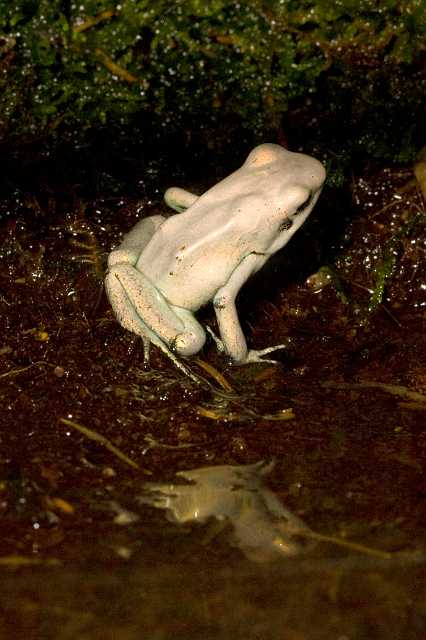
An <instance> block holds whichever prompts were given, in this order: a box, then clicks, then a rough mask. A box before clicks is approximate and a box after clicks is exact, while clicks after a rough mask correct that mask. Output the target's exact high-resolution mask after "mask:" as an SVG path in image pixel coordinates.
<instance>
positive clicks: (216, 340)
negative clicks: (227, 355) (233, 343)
mask: <svg viewBox="0 0 426 640" xmlns="http://www.w3.org/2000/svg"><path fill="white" fill-rule="evenodd" d="M206 331H207V333H209V334H210V336H211V337H212V338H213V340H214V343H215V345H216V349H217V350H218V351H219V352H220V353H224V351H225V345H224V344H223V342H222V340H221V339H220V338H218V337H217V335H216V334H215V333H214V331H213V329H211V328H210V327H209V326H208V325H206Z"/></svg>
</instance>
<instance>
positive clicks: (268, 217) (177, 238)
mask: <svg viewBox="0 0 426 640" xmlns="http://www.w3.org/2000/svg"><path fill="white" fill-rule="evenodd" d="M324 180H325V170H324V167H323V166H322V164H321V163H320V162H318V160H315V159H314V158H311V157H310V156H307V155H304V154H301V153H293V152H291V151H288V150H286V149H284V148H283V147H281V146H279V145H276V144H262V145H260V146H258V147H256V148H255V149H254V150H253V151H252V152H251V153H250V154H249V156H248V158H247V160H246V161H245V163H244V164H243V166H242V167H241V168H240V169H238V170H237V171H235V172H234V173H232V174H231V175H230V176H228V177H227V178H225V179H224V180H222V181H221V182H219V183H218V184H216V185H215V186H214V187H212V188H211V189H209V190H208V191H206V192H205V193H204V194H203V195H201V196H196V195H194V194H192V193H190V192H189V191H185V190H183V189H180V188H177V187H173V188H171V189H168V190H167V191H166V193H165V196H164V198H165V201H166V203H167V204H168V205H169V206H170V207H172V208H173V209H174V210H175V211H177V212H178V215H172V216H170V217H169V218H165V217H163V216H160V215H156V216H151V217H149V218H146V219H144V220H141V221H140V222H138V224H137V225H136V226H135V227H134V228H133V229H132V230H131V231H130V233H128V234H127V235H126V236H125V238H124V240H123V242H122V243H121V244H120V245H119V247H118V248H117V249H115V250H114V251H112V252H111V254H110V255H109V259H108V267H109V271H108V274H107V277H106V280H105V285H106V291H107V295H108V297H109V300H110V302H111V304H112V307H113V309H114V312H115V314H116V317H117V319H118V321H119V322H120V324H121V325H122V326H123V327H125V328H126V329H129V330H130V331H132V332H134V333H136V334H137V335H139V336H141V337H142V339H143V342H144V353H145V357H146V358H147V357H148V353H149V344H150V342H152V343H154V344H155V345H157V346H158V347H160V348H161V349H162V350H163V351H164V352H165V353H166V354H167V355H168V356H169V357H170V358H171V359H172V360H173V361H174V362H175V364H176V365H177V366H178V367H179V368H180V369H182V370H183V371H184V372H185V373H187V374H188V375H191V374H190V372H189V371H188V370H187V368H186V367H185V366H184V365H183V364H182V362H181V361H180V360H179V359H178V358H177V355H178V356H191V355H194V354H196V353H198V351H200V349H201V348H202V347H203V345H204V342H205V339H206V334H205V331H204V329H203V327H202V326H201V325H200V324H199V322H198V321H197V320H196V318H195V317H194V312H195V311H197V310H198V309H199V308H200V307H201V306H203V305H204V304H206V303H207V302H210V301H212V302H213V305H214V308H215V312H216V316H217V322H218V326H219V331H220V339H219V338H215V341H216V344H217V346H218V348H219V349H220V350H222V351H224V352H225V353H226V354H227V355H228V356H230V357H231V359H232V360H233V361H234V362H235V363H236V364H245V363H250V362H259V361H260V362H262V361H263V362H264V361H265V360H262V356H263V355H266V354H268V353H271V352H272V351H275V350H276V349H280V348H283V346H284V345H276V346H274V347H269V348H266V349H262V350H260V351H257V350H253V349H248V348H247V343H246V340H245V337H244V334H243V332H242V329H241V326H240V322H239V319H238V314H237V310H236V306H235V299H236V296H237V294H238V292H239V290H240V289H241V287H242V286H243V285H244V283H245V282H246V280H247V279H248V278H249V277H250V276H251V275H252V274H254V273H256V271H258V270H259V269H260V268H261V267H262V266H263V265H264V264H265V262H266V261H267V260H268V258H269V257H270V256H271V255H273V254H274V253H275V252H276V251H278V250H279V249H281V248H282V247H283V246H284V245H285V244H287V242H288V241H289V240H290V238H291V236H292V235H293V234H294V233H295V232H296V231H297V229H298V228H299V227H300V226H301V225H302V224H303V222H304V221H305V220H306V218H307V217H308V215H309V214H310V212H311V211H312V209H313V207H314V205H315V203H316V201H317V199H318V196H319V194H320V192H321V188H322V186H323V183H324ZM267 361H268V362H269V360H267ZM191 377H192V376H191Z"/></svg>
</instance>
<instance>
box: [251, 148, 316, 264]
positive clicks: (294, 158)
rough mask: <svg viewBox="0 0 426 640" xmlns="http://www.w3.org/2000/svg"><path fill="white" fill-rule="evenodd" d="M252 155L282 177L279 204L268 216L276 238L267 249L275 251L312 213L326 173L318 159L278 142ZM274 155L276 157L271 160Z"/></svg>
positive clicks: (263, 166) (254, 160)
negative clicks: (296, 151)
mask: <svg viewBox="0 0 426 640" xmlns="http://www.w3.org/2000/svg"><path fill="white" fill-rule="evenodd" d="M252 154H253V162H254V163H256V162H260V163H261V164H259V165H257V166H259V167H262V168H264V169H266V171H267V172H268V173H269V174H270V175H271V176H272V175H274V176H276V175H277V174H278V175H279V176H280V180H279V184H280V187H279V192H278V194H277V197H276V198H277V200H276V202H277V204H278V206H277V207H276V208H275V209H274V208H272V209H271V210H270V215H269V216H268V217H269V224H270V225H271V226H272V227H273V228H274V229H275V234H274V235H275V239H274V241H273V242H272V244H271V246H270V248H269V250H268V253H271V254H272V253H275V251H278V250H279V249H281V248H282V247H283V246H284V245H285V244H287V242H288V241H289V240H290V238H291V236H292V235H293V234H294V233H295V232H296V231H297V229H299V227H301V226H302V224H303V223H304V221H305V220H306V218H307V217H308V216H309V214H310V213H311V211H312V209H313V208H314V206H315V204H316V202H317V200H318V198H319V195H320V193H321V190H322V187H323V184H324V181H325V178H326V172H325V169H324V167H323V165H322V164H321V162H319V161H318V160H316V159H315V158H312V157H311V156H308V155H305V154H302V153H293V152H292V151H288V150H287V149H283V148H282V147H278V145H270V144H267V145H261V146H260V147H257V149H254V151H253V152H252ZM252 154H250V155H252ZM273 155H274V156H275V159H272V156H273ZM268 157H269V160H267V158H268ZM249 159H250V156H249V158H248V160H249Z"/></svg>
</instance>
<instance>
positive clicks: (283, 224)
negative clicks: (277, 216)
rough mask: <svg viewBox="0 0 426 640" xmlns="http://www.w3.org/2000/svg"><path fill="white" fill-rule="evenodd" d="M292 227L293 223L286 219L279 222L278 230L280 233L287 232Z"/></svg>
mask: <svg viewBox="0 0 426 640" xmlns="http://www.w3.org/2000/svg"><path fill="white" fill-rule="evenodd" d="M292 225H293V223H292V221H291V220H290V218H286V219H285V220H283V222H281V224H280V226H279V229H278V230H279V232H280V233H281V231H288V230H289V229H291V227H292Z"/></svg>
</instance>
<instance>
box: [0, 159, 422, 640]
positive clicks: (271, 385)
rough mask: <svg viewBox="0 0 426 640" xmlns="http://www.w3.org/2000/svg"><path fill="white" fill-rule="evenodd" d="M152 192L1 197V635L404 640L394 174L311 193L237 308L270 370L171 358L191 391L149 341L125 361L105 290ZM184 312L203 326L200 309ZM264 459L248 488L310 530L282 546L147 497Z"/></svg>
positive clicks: (407, 370)
mask: <svg viewBox="0 0 426 640" xmlns="http://www.w3.org/2000/svg"><path fill="white" fill-rule="evenodd" d="M145 169H146V170H145V173H143V171H142V170H141V176H143V175H149V174H150V172H151V176H153V174H155V171H154V170H153V169H152V168H151V169H150V168H149V167H148V168H145ZM189 176H190V172H189V171H188V176H187V178H186V180H187V181H186V182H185V175H183V182H182V180H181V182H182V185H183V186H187V187H188V186H191V187H196V186H197V185H194V184H191V182H190V181H189V180H190V178H189ZM164 181H165V178H164V177H163V176H161V175H158V172H157V174H156V175H154V177H152V179H151V181H149V180H148V181H147V182H145V183H142V182H140V193H139V194H138V193H137V190H136V193H135V192H134V193H133V195H132V197H128V196H127V197H126V196H124V195H123V193H124V192H123V193H119V194H118V195H116V196H114V197H112V196H108V197H104V196H99V195H96V194H95V195H92V197H89V196H84V197H82V196H80V195H79V194H78V190H77V194H76V193H75V192H73V193H72V192H71V191H66V192H65V193H64V191H63V190H62V191H60V190H55V188H53V187H51V186H49V185H48V186H46V185H44V186H42V187H40V189H39V190H38V191H37V190H34V191H33V192H30V191H28V190H23V189H21V190H20V191H19V192H16V193H15V195H14V196H13V197H12V196H10V197H9V198H8V199H7V198H6V199H4V200H3V202H2V205H1V215H2V223H1V229H0V233H1V239H2V243H1V250H0V251H1V254H0V258H1V270H0V307H1V319H0V321H1V334H0V335H1V341H0V354H1V370H0V397H1V406H2V411H1V415H0V422H1V426H0V429H1V430H0V438H1V454H0V512H1V520H0V572H1V581H0V619H1V621H2V624H1V627H0V637H1V638H11V637H13V638H25V639H28V640H31V639H33V638H34V639H39V638H43V639H50V638H52V639H53V638H54V639H59V640H65V639H68V638H70V639H71V638H73V639H74V638H79V639H87V640H94V639H97V638H102V639H104V638H106V639H113V638H114V639H117V640H127V639H129V640H133V639H139V638H149V639H150V640H163V639H168V638H174V639H176V640H177V639H182V640H184V639H185V640H190V639H193V638H194V639H195V638H207V639H212V640H213V639H214V640H222V639H223V640H228V639H229V638H235V639H239V638H241V639H243V638H244V639H245V640H269V639H271V640H276V639H280V640H281V639H282V640H322V639H324V640H332V639H333V640H334V639H335V640H364V639H365V640H376V639H380V640H381V639H383V640H389V639H392V640H394V639H395V640H396V639H398V640H411V639H414V638H416V639H417V638H421V637H423V635H424V634H426V629H425V622H426V607H425V598H424V596H425V591H424V586H425V580H424V577H425V571H424V536H425V527H424V502H422V499H423V500H424V492H423V488H424V477H423V475H422V471H423V463H424V454H425V434H424V427H423V425H424V418H425V407H426V404H425V395H424V394H425V386H426V384H425V383H426V378H425V372H424V361H425V360H424V357H425V348H424V338H423V331H422V322H423V321H424V306H423V305H424V293H425V291H424V287H425V285H424V267H425V260H424V257H425V254H424V243H423V240H424V206H423V202H422V198H421V195H420V191H419V188H418V185H417V184H416V182H415V180H414V177H413V173H412V171H411V169H410V168H404V169H401V170H396V169H392V170H390V169H389V170H386V169H385V170H383V169H381V170H374V171H373V170H371V169H370V171H369V172H368V174H367V173H366V174H363V175H362V176H360V177H356V178H354V180H353V184H352V186H351V187H350V188H349V187H348V190H347V192H346V195H345V196H343V197H342V196H339V197H337V196H336V194H335V193H334V192H333V190H332V189H331V188H330V189H328V190H327V189H326V191H325V192H324V194H323V197H322V201H321V204H320V205H319V206H318V207H317V210H316V212H315V214H314V215H313V216H312V220H311V221H309V223H308V224H307V225H306V228H305V229H304V230H303V232H300V233H299V236H298V237H297V238H295V239H294V241H293V242H292V244H291V246H290V245H289V247H288V248H286V249H285V250H284V251H283V253H282V255H281V256H279V257H278V258H277V259H275V260H274V261H273V262H272V264H271V265H269V268H267V269H266V270H265V271H264V272H262V273H261V274H260V275H259V276H258V277H257V279H256V281H254V282H252V283H250V284H249V285H248V286H247V287H246V288H245V290H244V291H243V292H242V293H241V295H240V298H239V300H238V308H239V311H240V315H241V318H242V321H243V327H244V331H245V333H246V336H247V338H248V341H249V343H250V345H251V346H253V347H256V348H261V347H263V346H269V345H271V344H276V343H282V342H286V343H288V348H287V349H286V350H284V351H282V352H281V353H280V354H279V355H278V356H277V358H278V359H279V363H278V364H277V365H269V364H264V365H262V364H259V365H251V366H246V367H242V368H238V367H233V366H230V365H229V363H228V362H226V360H225V359H224V358H223V357H222V356H220V355H219V354H217V352H216V350H215V347H214V345H213V344H211V343H209V344H208V345H207V347H206V348H205V350H204V351H203V353H202V354H200V359H199V360H195V361H194V360H192V361H189V363H188V364H189V366H191V368H192V370H193V371H194V372H195V373H196V374H197V375H199V376H200V377H202V379H203V381H204V382H203V383H202V384H196V383H195V382H193V381H191V380H189V379H186V378H185V377H183V375H182V374H181V373H180V372H179V371H177V370H176V368H175V367H174V365H173V364H172V363H170V362H169V361H167V360H166V359H165V357H164V356H163V355H162V354H160V353H158V352H157V351H155V350H154V351H153V353H152V363H151V364H152V368H151V369H148V370H147V369H144V365H143V351H142V345H141V343H140V342H139V340H137V339H135V338H134V336H132V335H131V334H130V333H127V332H126V331H124V330H123V329H122V328H121V327H120V326H119V325H118V324H117V322H116V321H115V319H114V317H113V314H112V311H111V309H110V308H109V305H108V303H107V301H106V299H105V295H104V292H103V287H102V279H103V274H104V269H105V262H106V255H107V252H108V251H109V250H110V249H111V248H112V247H113V246H114V245H115V244H117V242H118V241H119V239H120V235H121V234H122V233H123V232H124V231H126V230H128V229H129V228H131V226H132V225H133V224H134V223H135V222H136V220H137V219H139V218H140V217H141V216H144V215H150V214H153V213H158V212H164V211H165V206H164V205H163V204H162V203H161V200H160V194H159V192H158V190H157V187H158V184H161V185H162V186H164V187H166V186H170V185H169V182H168V181H167V184H164V185H163V182H164ZM198 186H200V185H198ZM422 216H423V217H422ZM320 267H326V268H323V269H320ZM313 274H315V275H313ZM309 276H310V277H309ZM382 285H383V286H382ZM422 296H423V298H422ZM200 318H201V320H202V321H203V322H204V323H207V324H209V325H210V326H211V327H213V328H215V319H214V313H213V310H212V309H211V308H206V309H204V310H202V311H201V313H200ZM261 460H264V461H266V463H268V462H269V461H272V460H273V461H274V462H275V465H274V466H273V468H271V470H270V473H269V474H268V475H267V476H265V478H263V482H264V485H265V487H266V490H267V491H268V492H269V493H268V495H271V496H272V495H273V496H275V498H274V500H275V499H276V500H277V501H278V502H279V503H280V504H282V505H283V507H284V508H286V509H288V510H289V512H290V513H291V514H294V516H297V518H298V519H299V520H300V521H301V522H302V523H304V525H306V528H307V530H309V531H312V532H314V533H315V534H316V536H317V537H316V538H315V540H314V539H310V543H309V544H308V543H307V541H306V540H304V541H303V540H299V542H300V543H301V544H300V548H298V550H297V553H294V554H292V555H290V554H288V553H286V551H285V550H282V552H281V551H280V550H279V552H277V553H273V554H269V553H262V552H260V553H255V554H253V553H247V552H245V550H244V548H242V547H241V545H240V546H238V544H237V542H236V537H235V531H234V530H233V527H234V525H235V522H234V521H232V519H229V518H228V519H223V518H222V517H220V515H219V516H215V515H214V514H213V515H212V517H210V518H207V519H206V521H205V522H203V523H198V522H193V521H191V519H190V518H188V519H187V520H186V521H184V522H182V523H180V524H179V523H178V522H176V518H172V517H171V513H170V512H169V513H167V512H165V511H164V510H163V509H161V510H159V509H157V508H156V507H155V505H154V504H147V503H146V502H147V501H146V500H145V498H144V496H146V492H145V485H146V483H147V482H149V483H174V484H178V485H180V484H182V483H184V479H182V478H180V479H179V477H177V478H176V476H175V474H176V473H177V472H180V471H188V470H193V469H198V468H200V467H206V466H209V467H216V465H218V466H219V465H249V464H253V463H257V462H259V461H261ZM271 467H272V465H271ZM206 499H207V498H205V499H204V502H203V499H201V502H200V504H201V505H203V504H205V502H206ZM167 516H168V517H167ZM253 526H255V525H253ZM299 533H300V532H299ZM296 537H297V536H296ZM299 537H301V538H303V535H302V536H299ZM275 541H276V540H275V538H274V541H273V542H274V544H275ZM311 543H312V544H311Z"/></svg>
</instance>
